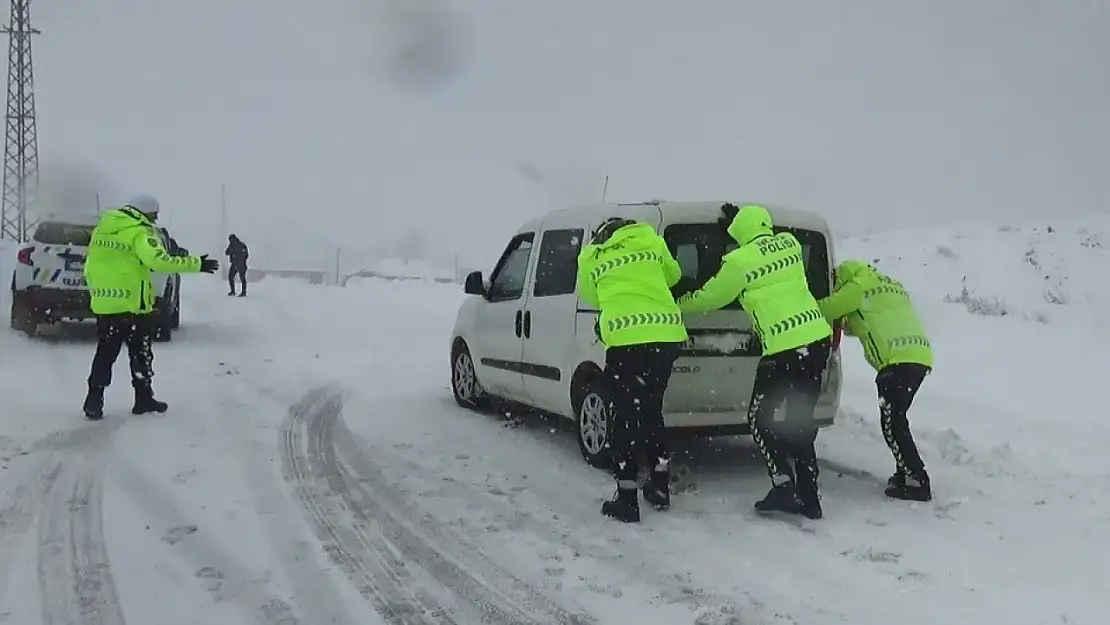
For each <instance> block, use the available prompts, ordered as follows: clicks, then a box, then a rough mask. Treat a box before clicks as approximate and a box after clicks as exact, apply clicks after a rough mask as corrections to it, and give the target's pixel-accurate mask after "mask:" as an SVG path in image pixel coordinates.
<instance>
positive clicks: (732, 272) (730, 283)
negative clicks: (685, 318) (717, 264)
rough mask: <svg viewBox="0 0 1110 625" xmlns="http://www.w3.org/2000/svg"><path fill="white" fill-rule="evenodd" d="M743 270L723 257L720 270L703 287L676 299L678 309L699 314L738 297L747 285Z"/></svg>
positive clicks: (724, 304)
mask: <svg viewBox="0 0 1110 625" xmlns="http://www.w3.org/2000/svg"><path fill="white" fill-rule="evenodd" d="M744 273H745V272H744V268H743V267H741V266H740V265H738V264H737V263H735V262H732V261H730V260H729V258H728V256H725V258H724V262H722V263H721V270H720V271H718V272H717V275H715V276H713V277H712V278H710V279H709V282H706V283H705V286H703V287H701V288H700V289H698V290H697V291H694V292H693V293H687V294H686V295H683V296H682V297H680V298H679V299H678V307H679V309H680V310H682V312H684V313H701V312H708V311H711V310H717V309H719V308H723V307H724V306H727V305H728V304H729V302H731V301H732V300H734V299H736V298H738V297H740V292H741V291H743V290H744V287H745V286H747V284H748V279H747V277H745V275H744Z"/></svg>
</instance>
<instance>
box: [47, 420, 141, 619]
mask: <svg viewBox="0 0 1110 625" xmlns="http://www.w3.org/2000/svg"><path fill="white" fill-rule="evenodd" d="M114 429H115V428H114V427H112V428H103V429H101V430H92V431H89V430H86V432H88V435H83V436H80V437H79V440H74V441H70V442H69V443H67V444H66V445H64V447H67V448H68V447H73V446H74V445H77V447H78V448H77V449H76V450H75V449H65V450H64V452H65V453H66V458H65V460H64V461H63V462H62V464H61V467H60V469H61V474H60V475H59V476H58V477H57V478H56V481H55V482H54V483H53V485H52V487H51V488H50V490H49V493H48V497H47V501H46V506H45V509H44V510H43V515H42V517H41V518H40V519H39V548H38V561H39V563H38V576H39V595H40V597H41V600H42V622H43V625H125V623H126V620H125V619H124V616H123V611H122V609H121V607H120V603H119V596H118V594H117V593H116V584H115V580H114V579H113V577H112V571H111V565H110V563H109V558H108V551H107V548H106V547H105V543H104V527H103V495H104V488H103V476H104V468H105V463H106V460H107V458H106V456H105V449H104V444H105V443H106V442H107V441H108V440H109V436H110V434H111V432H112V430H114ZM85 447H91V448H90V449H85Z"/></svg>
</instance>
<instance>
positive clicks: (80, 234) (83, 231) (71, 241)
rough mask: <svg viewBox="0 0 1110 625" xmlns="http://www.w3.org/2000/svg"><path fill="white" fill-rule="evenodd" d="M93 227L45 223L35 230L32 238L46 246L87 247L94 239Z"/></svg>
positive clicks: (41, 223)
mask: <svg viewBox="0 0 1110 625" xmlns="http://www.w3.org/2000/svg"><path fill="white" fill-rule="evenodd" d="M92 231H93V227H92V226H82V225H76V224H67V223H61V222H53V221H44V222H40V223H39V225H38V227H37V228H35V235H34V236H33V237H32V238H33V239H34V240H35V241H37V242H39V243H44V244H46V245H79V246H85V247H87V246H88V245H89V242H90V240H91V239H92Z"/></svg>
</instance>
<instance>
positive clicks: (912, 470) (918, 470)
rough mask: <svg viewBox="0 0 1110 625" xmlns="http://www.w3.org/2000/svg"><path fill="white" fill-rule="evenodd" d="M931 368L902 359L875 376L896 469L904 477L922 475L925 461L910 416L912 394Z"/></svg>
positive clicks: (918, 476) (888, 442) (881, 417)
mask: <svg viewBox="0 0 1110 625" xmlns="http://www.w3.org/2000/svg"><path fill="white" fill-rule="evenodd" d="M930 371H931V370H930V369H929V367H926V366H925V365H919V364H914V363H900V364H895V365H890V366H888V367H885V368H884V369H883V370H882V371H880V372H879V374H878V375H877V376H875V386H876V387H877V388H878V390H879V418H880V422H881V423H882V428H883V438H884V439H886V445H887V447H890V453H892V454H894V462H895V464H896V465H897V470H898V472H899V473H901V474H902V475H903V476H905V477H913V478H923V477H924V476H925V462H924V461H923V460H922V459H921V454H920V453H918V451H917V445H916V444H915V443H914V442H913V434H911V433H910V420H909V417H908V416H907V415H908V413H909V411H910V406H911V405H913V398H914V397H915V396H916V395H917V391H918V389H920V388H921V383H922V382H924V381H925V376H927V375H929V372H930Z"/></svg>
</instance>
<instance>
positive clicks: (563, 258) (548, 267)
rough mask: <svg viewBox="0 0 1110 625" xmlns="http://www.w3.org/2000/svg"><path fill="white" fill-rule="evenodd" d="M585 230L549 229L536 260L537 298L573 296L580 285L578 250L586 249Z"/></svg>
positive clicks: (534, 295)
mask: <svg viewBox="0 0 1110 625" xmlns="http://www.w3.org/2000/svg"><path fill="white" fill-rule="evenodd" d="M584 234H585V231H584V230H583V229H582V228H572V229H565V230H548V231H547V232H544V233H543V237H542V238H541V239H540V256H539V258H538V259H537V260H536V285H535V286H534V287H532V296H533V297H550V296H552V295H569V294H571V293H574V287H575V286H576V285H577V282H578V251H579V250H580V249H581V248H582V236H583V235H584Z"/></svg>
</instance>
